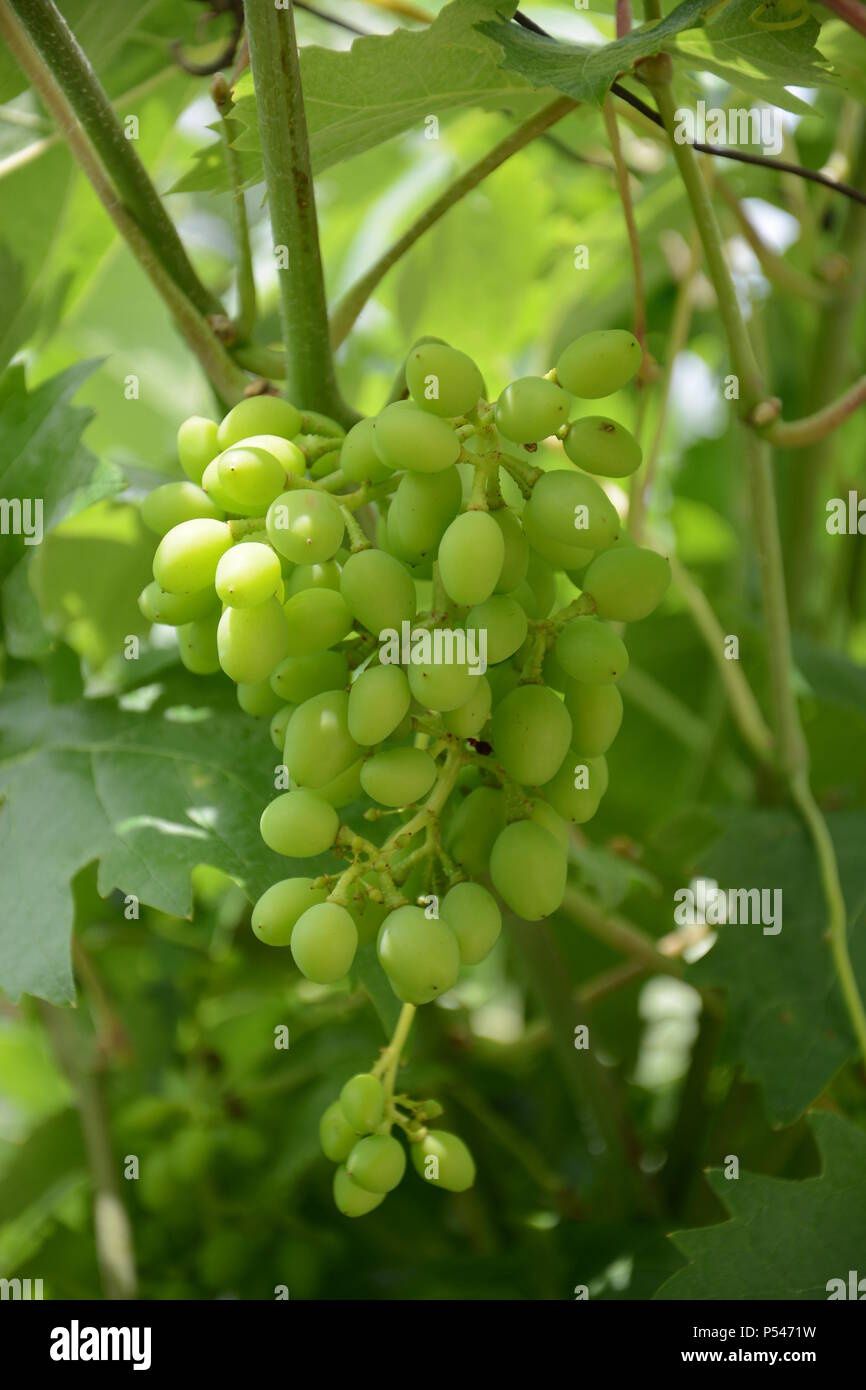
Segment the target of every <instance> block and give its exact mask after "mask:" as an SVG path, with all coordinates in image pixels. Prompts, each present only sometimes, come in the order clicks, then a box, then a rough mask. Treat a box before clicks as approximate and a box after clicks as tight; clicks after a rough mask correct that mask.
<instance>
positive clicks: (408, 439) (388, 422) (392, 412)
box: [373, 401, 460, 473]
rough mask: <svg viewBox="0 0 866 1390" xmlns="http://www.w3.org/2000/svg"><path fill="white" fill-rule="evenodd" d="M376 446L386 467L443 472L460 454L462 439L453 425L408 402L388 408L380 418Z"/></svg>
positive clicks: (376, 427)
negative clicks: (458, 436) (455, 431)
mask: <svg viewBox="0 0 866 1390" xmlns="http://www.w3.org/2000/svg"><path fill="white" fill-rule="evenodd" d="M373 447H374V449H375V450H376V453H377V455H378V457H379V459H380V461H381V462H382V463H383V464H384V465H385V467H386V468H390V469H391V470H392V471H393V470H395V469H399V468H407V469H408V470H409V471H410V472H411V473H441V472H443V471H444V469H446V468H450V467H451V465H452V464H454V463H456V462H457V459H458V457H459V455H460V440H459V439H458V438H457V435H456V434H455V433H454V431H453V430H452V428H451V426H450V425H449V424H446V422H445V421H444V420H439V419H437V418H436V416H435V415H431V414H430V413H429V412H428V411H426V410H418V409H417V407H416V406H414V405H412V404H411V403H410V402H408V401H395V402H394V404H393V405H386V406H385V409H384V410H383V411H382V413H381V414H380V415H377V416H376V419H375V420H374V422H373Z"/></svg>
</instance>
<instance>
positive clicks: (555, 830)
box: [530, 783, 571, 855]
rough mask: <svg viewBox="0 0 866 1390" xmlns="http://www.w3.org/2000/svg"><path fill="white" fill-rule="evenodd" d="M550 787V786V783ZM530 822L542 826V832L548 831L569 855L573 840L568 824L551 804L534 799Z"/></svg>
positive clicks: (537, 797)
mask: <svg viewBox="0 0 866 1390" xmlns="http://www.w3.org/2000/svg"><path fill="white" fill-rule="evenodd" d="M548 785H550V784H549V783H548ZM545 795H546V793H545ZM530 820H532V821H534V823H535V824H536V825H540V826H541V828H542V830H546V831H547V833H548V835H551V836H552V837H553V839H554V840H555V841H556V843H557V844H558V845H559V848H560V849H561V850H562V852H563V854H566V855H567V854H568V846H569V841H570V839H571V835H570V832H569V829H568V824H567V822H566V821H564V820H563V818H562V816H561V815H560V814H559V812H558V811H554V809H553V807H552V806H551V805H550V803H549V802H547V801H543V800H542V799H541V797H540V796H534V797H532V815H531V816H530Z"/></svg>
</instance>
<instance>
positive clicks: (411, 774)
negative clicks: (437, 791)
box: [361, 748, 436, 806]
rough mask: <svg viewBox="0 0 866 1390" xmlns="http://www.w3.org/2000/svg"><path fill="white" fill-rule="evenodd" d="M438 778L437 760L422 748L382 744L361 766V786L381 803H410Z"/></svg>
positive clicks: (385, 804) (405, 804) (424, 792)
mask: <svg viewBox="0 0 866 1390" xmlns="http://www.w3.org/2000/svg"><path fill="white" fill-rule="evenodd" d="M435 781H436V764H435V763H434V761H433V759H432V758H431V757H430V754H429V753H425V752H424V750H423V749H422V748H382V749H380V750H379V752H378V753H374V754H373V756H372V757H371V758H368V759H367V761H366V762H365V763H364V766H363V767H362V768H361V786H362V787H363V789H364V791H365V792H366V793H367V795H368V796H369V797H370V799H371V801H376V802H378V804H379V805H380V806H411V805H412V804H413V803H414V802H416V801H420V799H421V797H422V796H426V795H427V793H428V792H429V791H430V789H431V787H432V786H433V783H434V782H435Z"/></svg>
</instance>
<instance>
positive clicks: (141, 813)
mask: <svg viewBox="0 0 866 1390" xmlns="http://www.w3.org/2000/svg"><path fill="white" fill-rule="evenodd" d="M194 688H195V690H196V691H197V692H198V693H197V696H196V699H197V702H198V705H199V707H197V708H195V709H190V707H189V706H183V705H179V703H178V700H179V699H180V698H183V695H184V694H185V693H186V691H187V690H188V687H186V686H181V687H180V691H181V693H180V695H177V694H176V695H175V696H174V699H172V698H171V696H170V694H169V693H168V692H166V693H165V694H164V695H163V697H162V698H160V699H159V700H158V701H157V702H156V703H154V704H153V705H152V706H151V708H150V709H147V710H138V711H133V710H131V709H122V708H120V707H119V706H118V705H117V704H116V703H115V702H114V701H112V700H86V701H83V702H80V703H79V704H76V705H51V704H49V702H48V700H47V698H46V692H45V687H44V684H43V682H42V679H41V677H40V676H39V675H38V674H37V673H36V672H35V671H34V670H33V669H32V668H23V669H22V670H21V671H20V672H16V673H15V674H14V675H13V677H12V679H11V680H10V681H9V682H8V683H7V684H6V686H5V687H4V691H3V700H2V702H0V861H2V863H3V865H4V873H3V876H2V883H0V989H3V990H5V991H6V992H7V993H8V994H9V996H10V997H11V998H13V999H17V998H18V997H19V996H20V995H21V994H22V993H29V994H36V995H38V996H40V997H41V998H44V999H48V1000H50V1001H51V1002H52V1003H65V1002H68V1001H69V1000H70V999H71V998H72V997H73V984H72V974H71V970H70V962H69V933H70V930H71V928H72V921H73V902H72V894H71V891H70V887H69V883H70V879H71V878H72V877H73V876H74V875H75V874H77V873H78V871H79V870H80V869H81V868H83V867H84V866H85V865H86V864H89V863H92V862H93V861H94V860H98V861H99V873H98V887H99V892H100V893H101V894H102V895H103V896H104V897H107V896H108V894H109V893H111V892H112V890H113V889H116V888H117V889H121V890H122V891H123V892H124V893H131V894H135V896H136V897H138V898H139V899H140V900H141V901H142V902H143V903H147V904H150V905H151V906H153V907H156V908H159V909H160V910H162V911H163V912H170V913H173V914H174V915H175V916H189V915H190V913H191V910H192V891H191V888H190V871H191V870H192V869H193V868H194V867H195V865H196V864H201V863H204V864H213V865H215V866H217V867H218V868H221V869H223V870H224V871H225V872H226V873H228V874H230V875H231V876H232V877H234V878H236V879H237V880H238V882H239V883H240V884H241V886H242V887H243V888H244V890H245V891H246V893H247V895H248V896H249V897H250V898H254V897H257V896H258V895H259V894H260V893H261V892H263V891H264V889H265V888H267V887H268V886H269V885H270V884H272V883H274V882H276V881H277V879H280V878H285V877H287V876H289V875H291V874H293V873H298V874H304V873H312V874H318V873H320V872H321V871H322V862H321V861H320V860H317V861H316V863H315V867H314V866H313V864H312V863H308V862H307V861H306V860H291V861H289V860H286V859H283V858H282V857H281V856H278V855H276V854H273V853H272V852H271V851H270V850H269V849H267V847H266V846H265V845H264V843H263V841H262V839H261V836H260V835H259V831H258V822H259V816H260V815H261V812H262V810H263V808H264V806H265V803H266V802H267V800H268V798H269V795H271V794H272V793H273V781H272V776H273V771H272V769H273V766H274V764H275V762H276V761H277V755H276V754H275V753H274V750H273V749H272V748H271V745H270V744H269V743H268V740H267V735H266V733H265V735H264V736H263V733H262V729H261V726H260V725H259V726H258V727H257V726H256V725H255V724H254V723H253V721H252V720H248V719H246V718H245V717H244V716H243V715H241V713H240V711H239V710H238V709H237V706H232V704H230V703H229V702H230V701H231V700H232V696H231V692H230V691H223V690H222V689H221V685H220V683H218V682H213V683H211V684H209V685H206V684H205V683H203V682H202V681H196V682H195V687H194ZM202 691H205V692H206V694H205V696H204V699H206V700H207V701H208V704H207V706H204V707H201V706H202V705H203V697H202V694H201V692H202ZM121 910H122V909H120V908H118V911H121Z"/></svg>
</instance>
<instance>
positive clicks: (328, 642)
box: [283, 589, 352, 656]
mask: <svg viewBox="0 0 866 1390" xmlns="http://www.w3.org/2000/svg"><path fill="white" fill-rule="evenodd" d="M283 613H284V615H285V619H286V624H287V631H288V654H289V656H313V655H314V654H315V653H317V652H324V651H327V649H328V648H329V647H333V646H336V644H337V643H338V642H342V640H343V638H344V637H346V636H347V634H348V633H349V632H351V630H352V614H351V612H350V611H349V608H348V606H347V604H346V602H345V600H344V598H343V596H342V594H338V593H337V592H336V590H335V589H302V590H301V591H300V593H298V594H293V595H292V597H291V598H290V599H287V600H286V602H285V604H284V605H283Z"/></svg>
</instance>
